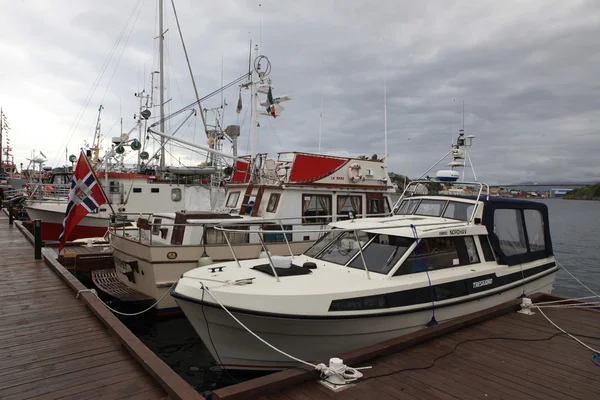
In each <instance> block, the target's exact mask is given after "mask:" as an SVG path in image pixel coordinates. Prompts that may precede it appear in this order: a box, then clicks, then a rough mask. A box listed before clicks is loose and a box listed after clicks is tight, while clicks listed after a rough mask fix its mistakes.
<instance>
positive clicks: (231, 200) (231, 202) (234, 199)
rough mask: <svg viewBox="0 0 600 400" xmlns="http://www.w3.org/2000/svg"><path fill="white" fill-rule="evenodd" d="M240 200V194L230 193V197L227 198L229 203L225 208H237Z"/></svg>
mask: <svg viewBox="0 0 600 400" xmlns="http://www.w3.org/2000/svg"><path fill="white" fill-rule="evenodd" d="M239 198H240V192H231V193H229V196H228V197H227V203H225V207H230V208H235V206H236V205H237V202H238V199H239Z"/></svg>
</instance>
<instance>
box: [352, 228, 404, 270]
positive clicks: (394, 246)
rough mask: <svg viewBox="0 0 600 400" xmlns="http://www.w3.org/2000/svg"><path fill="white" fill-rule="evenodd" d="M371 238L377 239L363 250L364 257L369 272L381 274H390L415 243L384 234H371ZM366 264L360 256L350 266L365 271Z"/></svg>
mask: <svg viewBox="0 0 600 400" xmlns="http://www.w3.org/2000/svg"><path fill="white" fill-rule="evenodd" d="M369 236H371V237H372V236H375V239H374V240H372V241H371V243H369V245H367V247H365V248H364V249H363V251H362V252H363V257H364V258H365V263H366V265H367V268H368V269H369V271H371V272H377V273H379V274H387V273H388V272H390V270H391V269H392V268H393V267H394V266H395V265H396V263H397V262H398V260H400V259H401V258H402V256H403V255H404V253H405V252H406V250H408V248H409V247H410V246H411V245H412V244H413V243H414V241H415V240H414V239H412V238H406V237H399V236H390V235H384V234H379V235H374V234H369ZM365 263H363V260H362V257H361V256H360V254H359V255H358V257H355V258H354V260H352V262H351V263H350V264H348V266H349V267H351V268H357V269H364V268H365Z"/></svg>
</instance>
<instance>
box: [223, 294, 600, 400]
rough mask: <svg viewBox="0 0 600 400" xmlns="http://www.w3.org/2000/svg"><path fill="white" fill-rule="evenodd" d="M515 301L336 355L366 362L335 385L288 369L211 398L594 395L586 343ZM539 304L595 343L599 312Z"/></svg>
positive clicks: (595, 373) (594, 371) (597, 391)
mask: <svg viewBox="0 0 600 400" xmlns="http://www.w3.org/2000/svg"><path fill="white" fill-rule="evenodd" d="M537 298H538V301H540V300H542V299H551V298H550V296H545V295H540V296H537ZM517 304H518V301H514V302H511V303H508V304H504V305H500V306H497V307H494V308H493V309H490V310H486V311H485V312H480V313H476V314H474V315H471V316H467V317H463V318H459V319H457V320H455V321H451V322H448V323H445V324H440V325H438V326H437V327H435V328H428V329H427V330H424V331H420V332H415V333H411V334H409V335H405V336H403V337H400V338H396V339H392V340H390V341H387V342H383V343H381V344H376V345H373V346H369V347H368V348H365V349H358V350H356V351H353V352H350V353H347V354H345V355H342V356H341V358H343V359H345V360H351V362H350V363H348V364H350V365H351V366H365V365H370V366H372V367H373V368H372V369H370V370H364V371H362V372H363V373H364V375H365V378H367V379H366V380H365V379H363V380H361V381H359V382H358V383H357V384H356V385H353V386H351V387H349V388H347V389H344V390H342V391H340V392H338V393H335V392H333V391H331V390H329V389H327V388H325V387H324V386H322V385H321V384H319V383H317V382H316V378H317V376H316V375H315V374H314V373H312V372H306V370H303V369H295V370H288V371H282V372H279V373H276V374H272V375H269V376H265V377H262V378H258V379H255V380H253V381H248V382H243V383H241V384H238V385H234V386H230V387H227V388H223V389H219V390H216V391H215V392H214V393H213V399H215V400H225V399H227V400H233V399H237V400H239V399H260V400H330V399H347V400H359V399H360V400H367V399H369V400H370V399H373V400H374V399H378V400H393V399H430V400H438V399H448V400H450V399H490V400H491V399H598V398H600V386H598V382H599V381H600V367H597V366H596V365H594V364H593V363H592V362H591V360H590V357H591V355H592V353H591V351H589V350H587V349H586V348H584V347H583V346H581V345H580V344H578V343H576V342H575V341H574V340H573V339H571V338H569V337H567V336H565V335H563V334H560V335H556V334H557V333H559V332H558V330H557V329H556V328H554V327H553V326H552V325H551V324H550V323H549V322H548V321H547V320H546V319H545V318H544V317H543V316H542V315H541V314H540V313H539V312H536V314H535V315H523V314H520V313H517V312H516V310H517V309H518V308H519V307H518V305H517ZM544 311H545V313H546V315H548V317H550V318H551V319H552V320H553V321H554V322H555V323H557V324H558V325H559V326H561V327H562V328H563V329H565V330H566V331H567V332H570V333H572V334H574V335H576V336H577V335H581V339H582V340H583V341H584V342H586V343H587V344H589V345H591V346H592V347H594V348H596V349H597V348H600V313H598V312H594V311H588V310H579V309H545V310H544ZM584 336H586V337H584ZM492 338H498V339H492ZM499 338H514V339H525V340H506V339H499ZM420 339H423V340H420ZM526 340H527V341H526ZM453 350H454V351H453ZM352 360H355V361H356V363H353V362H352ZM434 362H435V364H434V365H433V366H432V364H433V363H434Z"/></svg>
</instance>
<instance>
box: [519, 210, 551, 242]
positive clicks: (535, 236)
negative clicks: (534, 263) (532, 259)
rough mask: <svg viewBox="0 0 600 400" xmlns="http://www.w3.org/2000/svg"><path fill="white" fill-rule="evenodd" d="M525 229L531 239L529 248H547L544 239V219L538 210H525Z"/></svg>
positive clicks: (529, 239)
mask: <svg viewBox="0 0 600 400" xmlns="http://www.w3.org/2000/svg"><path fill="white" fill-rule="evenodd" d="M523 213H524V215H525V229H526V230H527V239H528V241H529V250H530V251H532V252H534V251H542V250H545V249H546V243H545V241H544V219H543V216H542V213H541V212H539V211H538V210H524V211H523Z"/></svg>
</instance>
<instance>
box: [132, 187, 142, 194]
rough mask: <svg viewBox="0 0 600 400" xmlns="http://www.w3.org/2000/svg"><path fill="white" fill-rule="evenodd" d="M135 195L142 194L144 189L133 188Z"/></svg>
mask: <svg viewBox="0 0 600 400" xmlns="http://www.w3.org/2000/svg"><path fill="white" fill-rule="evenodd" d="M133 193H142V188H133Z"/></svg>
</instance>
